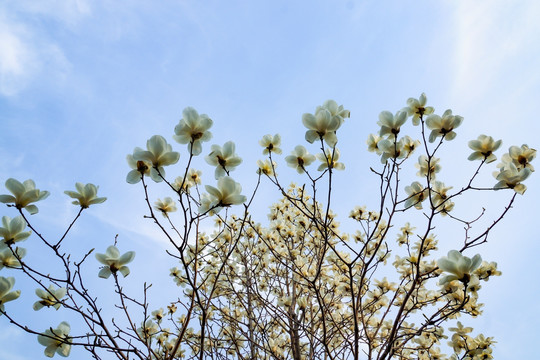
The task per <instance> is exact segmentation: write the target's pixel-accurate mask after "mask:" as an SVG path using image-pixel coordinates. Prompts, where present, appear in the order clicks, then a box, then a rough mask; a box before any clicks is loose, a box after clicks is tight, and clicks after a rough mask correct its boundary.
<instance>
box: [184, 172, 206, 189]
mask: <svg viewBox="0 0 540 360" xmlns="http://www.w3.org/2000/svg"><path fill="white" fill-rule="evenodd" d="M201 175H202V172H201V171H200V170H195V169H189V171H188V173H187V177H186V179H187V181H188V182H189V185H190V186H195V185H201V184H202V180H201Z"/></svg>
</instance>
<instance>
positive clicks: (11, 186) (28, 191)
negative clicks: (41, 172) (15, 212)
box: [0, 178, 49, 215]
mask: <svg viewBox="0 0 540 360" xmlns="http://www.w3.org/2000/svg"><path fill="white" fill-rule="evenodd" d="M6 189H8V190H9V191H10V192H11V193H12V194H13V195H0V202H2V203H4V204H15V207H16V208H17V209H26V211H28V212H29V213H30V214H31V215H34V214H37V213H38V211H39V210H38V208H37V206H36V205H33V204H32V203H34V202H36V201H40V200H43V199H45V198H47V197H48V196H49V192H48V191H41V190H39V189H36V184H35V183H34V181H33V180H30V179H29V180H25V181H24V182H22V183H21V182H19V181H17V180H15V179H13V178H9V179H7V180H6Z"/></svg>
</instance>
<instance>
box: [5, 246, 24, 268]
mask: <svg viewBox="0 0 540 360" xmlns="http://www.w3.org/2000/svg"><path fill="white" fill-rule="evenodd" d="M25 255H26V249H25V248H20V247H16V248H15V250H12V249H11V248H8V247H6V248H5V249H4V250H1V251H0V270H2V269H3V268H4V267H7V268H12V269H13V268H18V267H20V266H21V262H20V261H19V259H22V258H23V257H24V256H25Z"/></svg>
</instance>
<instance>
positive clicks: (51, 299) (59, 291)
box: [32, 285, 67, 311]
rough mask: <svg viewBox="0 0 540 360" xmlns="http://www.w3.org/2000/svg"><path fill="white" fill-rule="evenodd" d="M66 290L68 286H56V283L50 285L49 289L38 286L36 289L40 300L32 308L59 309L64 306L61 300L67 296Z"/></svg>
mask: <svg viewBox="0 0 540 360" xmlns="http://www.w3.org/2000/svg"><path fill="white" fill-rule="evenodd" d="M66 292H67V290H66V288H63V287H61V288H55V286H54V285H49V287H48V288H47V290H44V289H41V288H38V289H36V295H37V296H38V297H39V298H40V300H38V301H36V302H35V303H34V306H33V307H32V308H33V309H34V310H36V311H37V310H40V309H42V308H43V307H53V308H55V309H56V310H58V309H60V307H61V306H62V303H61V302H60V300H62V298H63V297H64V296H66Z"/></svg>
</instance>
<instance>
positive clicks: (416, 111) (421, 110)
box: [402, 93, 435, 125]
mask: <svg viewBox="0 0 540 360" xmlns="http://www.w3.org/2000/svg"><path fill="white" fill-rule="evenodd" d="M426 102H427V97H426V94H424V93H422V94H421V95H420V97H419V98H418V99H415V98H409V99H408V100H407V107H405V108H403V110H402V111H405V112H406V113H407V115H408V116H412V117H413V118H412V122H413V125H418V124H420V118H421V117H422V118H423V117H424V116H425V115H431V114H433V112H434V111H435V110H434V109H433V108H432V107H431V106H426Z"/></svg>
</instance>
